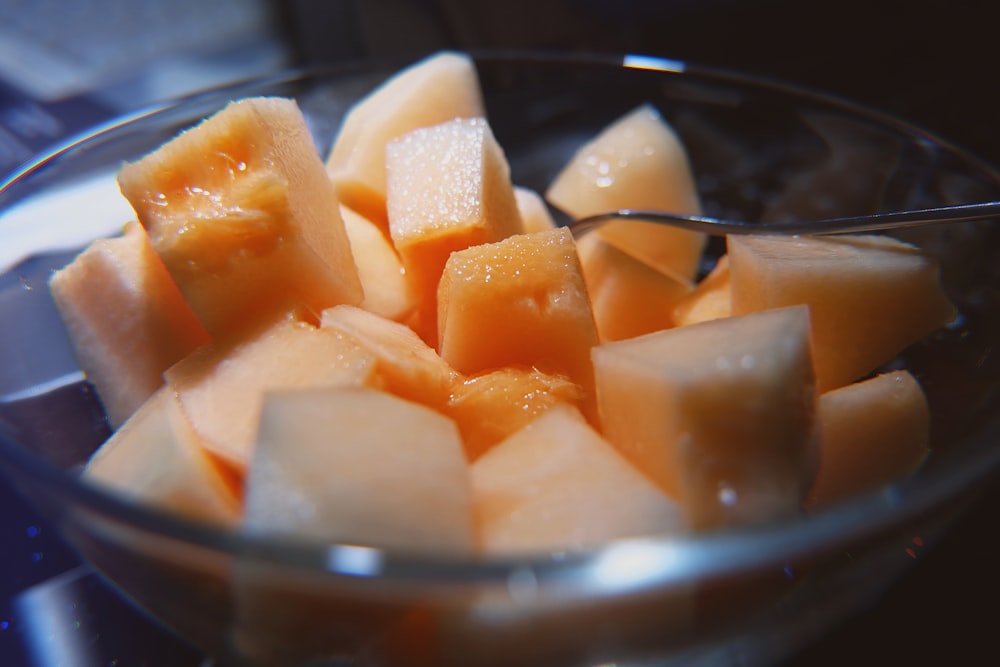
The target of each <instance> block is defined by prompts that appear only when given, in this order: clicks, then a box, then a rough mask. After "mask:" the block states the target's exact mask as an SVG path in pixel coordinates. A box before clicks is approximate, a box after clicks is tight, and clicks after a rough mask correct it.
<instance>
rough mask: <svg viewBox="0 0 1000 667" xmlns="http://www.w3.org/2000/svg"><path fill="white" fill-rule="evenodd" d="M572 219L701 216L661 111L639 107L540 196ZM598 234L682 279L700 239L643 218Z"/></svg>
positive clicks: (681, 153) (683, 158)
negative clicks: (622, 213)
mask: <svg viewBox="0 0 1000 667" xmlns="http://www.w3.org/2000/svg"><path fill="white" fill-rule="evenodd" d="M545 198H546V199H547V200H549V201H550V202H551V203H552V204H554V205H556V206H557V207H559V208H560V209H562V210H563V211H565V212H566V213H568V214H570V215H571V216H573V217H574V218H582V217H585V216H588V215H593V214H595V213H603V212H605V211H615V210H618V209H647V210H648V209H652V210H664V211H673V212H676V213H690V214H699V213H701V202H700V199H699V197H698V192H697V190H696V188H695V184H694V177H693V175H692V173H691V166H690V163H689V161H688V156H687V152H686V150H685V148H684V146H683V144H682V143H681V141H680V138H679V137H678V136H677V134H676V133H675V132H674V130H673V128H671V127H670V126H669V125H668V124H667V123H666V121H665V120H664V119H663V117H662V116H661V115H660V113H659V112H658V111H657V110H656V109H655V108H654V107H653V106H651V105H649V104H644V105H642V106H640V107H638V108H636V109H634V110H633V111H631V112H629V113H627V114H625V115H624V116H622V117H620V118H618V119H617V120H615V121H614V122H613V123H611V124H610V125H608V126H607V127H606V128H605V129H603V130H602V131H601V132H600V133H599V134H598V135H597V136H596V137H594V138H593V139H592V140H591V141H590V142H588V143H587V144H586V145H584V146H583V147H581V148H580V149H579V150H578V151H577V153H576V154H575V155H574V156H573V158H572V159H571V160H570V161H569V163H568V164H567V165H566V166H565V167H563V169H562V170H561V171H560V172H559V174H558V175H557V176H556V178H555V180H553V182H552V183H551V184H550V185H549V187H548V189H547V190H546V191H545ZM596 233H598V234H600V235H602V236H603V237H604V238H606V239H607V240H608V241H610V242H612V243H614V244H615V245H617V246H619V247H620V248H622V249H623V250H625V251H627V252H629V253H631V254H633V255H635V256H636V257H638V258H640V259H642V260H643V261H644V262H646V263H647V264H650V265H652V266H656V267H658V268H660V269H662V270H664V271H670V272H674V273H676V274H678V275H680V276H682V277H683V278H685V279H687V280H691V279H693V278H694V276H695V272H696V271H697V268H698V262H699V259H700V258H701V253H702V251H703V250H704V247H705V243H706V237H705V235H704V234H697V233H694V232H689V231H686V230H681V229H677V228H671V227H669V226H665V225H657V224H653V223H646V222H641V221H613V222H609V223H605V224H604V225H602V226H601V227H600V228H599V229H598V230H596Z"/></svg>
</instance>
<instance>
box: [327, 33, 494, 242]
mask: <svg viewBox="0 0 1000 667" xmlns="http://www.w3.org/2000/svg"><path fill="white" fill-rule="evenodd" d="M485 114H486V112H485V109H484V107H483V100H482V93H481V92H480V88H479V76H478V74H477V72H476V68H475V64H474V63H473V62H472V60H471V59H470V58H469V57H468V56H466V55H464V54H460V53H452V52H442V53H437V54H434V55H432V56H429V57H427V58H425V59H423V60H421V61H418V62H417V63H414V64H413V65H411V66H409V67H407V68H406V69H403V70H401V71H399V72H397V73H396V74H395V75H394V76H392V77H391V78H389V79H387V80H386V81H384V82H383V83H382V84H381V85H379V86H378V87H377V88H375V89H374V90H372V91H371V92H369V93H368V94H367V95H366V96H365V97H364V98H362V99H361V100H360V101H358V102H357V103H356V104H355V105H354V106H353V107H352V108H351V109H350V110H349V111H348V113H347V115H346V116H345V118H344V121H343V123H342V125H341V129H340V132H339V134H338V135H337V139H336V140H335V141H334V144H333V147H332V148H331V150H330V154H329V155H328V156H327V159H326V169H327V171H328V173H329V174H330V178H331V179H332V180H333V182H334V184H335V186H336V189H337V194H338V197H339V198H340V201H341V202H342V203H343V204H345V205H346V206H349V207H351V208H352V209H354V210H356V211H358V212H359V213H361V214H362V215H364V216H365V217H367V218H369V219H370V220H372V221H374V222H376V224H380V223H381V224H382V225H383V230H384V231H388V229H387V227H385V226H384V224H385V222H386V221H387V218H386V155H385V147H386V145H387V144H388V143H389V142H390V141H392V140H394V139H397V138H399V137H401V136H403V135H405V134H407V133H409V132H411V131H413V130H416V129H418V128H421V127H431V126H433V125H438V124H440V123H444V122H446V121H450V120H453V119H455V118H480V117H483V116H485Z"/></svg>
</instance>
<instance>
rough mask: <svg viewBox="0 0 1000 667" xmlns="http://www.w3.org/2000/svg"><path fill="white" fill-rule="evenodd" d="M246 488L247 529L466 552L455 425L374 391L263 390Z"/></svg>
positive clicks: (469, 535)
mask: <svg viewBox="0 0 1000 667" xmlns="http://www.w3.org/2000/svg"><path fill="white" fill-rule="evenodd" d="M246 489H247V492H246V493H247V495H246V510H245V517H244V526H245V527H246V529H247V530H248V531H250V532H251V533H268V534H279V535H295V536H298V537H307V538H315V539H320V540H329V541H337V542H345V543H350V544H356V545H364V546H374V547H383V548H391V549H397V550H400V551H406V552H421V553H444V554H449V555H465V554H469V553H471V551H472V549H473V545H474V537H473V529H472V502H471V491H470V483H469V470H468V465H467V463H466V461H465V454H464V453H463V451H462V444H461V442H460V440H459V435H458V430H457V429H456V428H455V425H454V423H453V422H452V421H451V420H450V419H448V418H447V417H444V416H442V415H440V414H438V413H437V412H435V411H433V410H431V409H430V408H427V407H425V406H421V405H418V404H416V403H411V402H409V401H404V400H403V399H400V398H397V397H395V396H392V395H391V394H388V393H385V392H381V391H378V390H375V389H371V388H366V387H340V388H325V389H309V390H304V389H299V390H294V391H289V390H286V391H281V392H271V393H268V395H267V396H266V397H265V399H264V403H263V408H262V411H261V420H260V432H259V436H258V442H257V446H256V449H255V455H254V459H253V464H252V466H251V469H250V474H249V476H248V478H247V487H246Z"/></svg>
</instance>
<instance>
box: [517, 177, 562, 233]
mask: <svg viewBox="0 0 1000 667" xmlns="http://www.w3.org/2000/svg"><path fill="white" fill-rule="evenodd" d="M514 199H515V200H516V201H517V210H518V212H520V214H521V224H522V226H523V231H524V233H525V234H531V233H532V232H544V231H546V230H549V229H553V228H555V226H556V221H555V220H554V219H553V218H552V214H551V213H550V212H549V209H548V207H547V206H546V205H545V200H544V199H542V196H541V195H540V194H538V193H537V192H535V191H534V190H532V189H531V188H526V187H522V186H519V185H515V186H514Z"/></svg>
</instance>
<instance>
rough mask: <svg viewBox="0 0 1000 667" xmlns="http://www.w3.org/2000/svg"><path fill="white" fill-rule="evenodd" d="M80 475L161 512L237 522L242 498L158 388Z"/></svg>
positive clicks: (176, 407) (170, 398)
mask: <svg viewBox="0 0 1000 667" xmlns="http://www.w3.org/2000/svg"><path fill="white" fill-rule="evenodd" d="M83 479H85V480H87V481H89V482H93V483H95V484H98V485H101V486H103V487H105V488H107V489H109V490H111V491H113V492H114V493H116V494H120V495H123V496H124V497H126V498H129V499H130V500H134V501H136V502H138V503H143V504H148V505H150V506H152V507H155V508H157V509H160V510H163V511H165V512H171V513H175V514H178V515H180V516H183V517H186V518H190V519H195V520H200V521H209V522H212V523H221V524H224V525H235V524H236V523H237V522H238V520H239V516H240V514H241V501H240V499H239V498H238V497H237V496H236V494H235V493H234V488H233V486H232V485H231V484H230V483H229V481H228V480H227V479H226V477H225V473H224V472H223V471H222V470H220V468H219V467H217V465H216V464H215V462H214V461H213V460H211V459H210V458H209V456H208V454H207V453H206V451H205V450H204V449H203V448H202V446H201V442H200V441H199V439H198V438H197V436H196V435H195V434H194V431H193V430H192V428H191V425H190V423H188V421H187V418H186V417H185V416H184V414H183V412H182V411H181V409H180V406H179V405H178V403H177V399H176V397H175V396H174V395H173V393H172V392H171V391H169V390H168V389H167V388H165V387H161V388H160V389H158V390H157V391H156V392H154V393H153V395H152V396H150V398H149V399H148V400H147V401H146V402H144V403H143V404H142V405H141V406H140V407H139V409H138V410H137V411H136V412H134V413H133V414H132V416H131V417H130V418H129V419H128V420H127V421H126V422H125V423H124V424H123V425H122V427H121V428H119V429H118V430H117V431H115V432H114V433H113V434H112V435H111V437H110V438H109V439H108V440H107V441H106V442H105V443H104V444H103V445H101V447H99V448H98V449H97V451H96V452H94V454H93V456H92V457H91V458H90V460H88V461H87V465H86V467H85V468H84V470H83Z"/></svg>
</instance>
